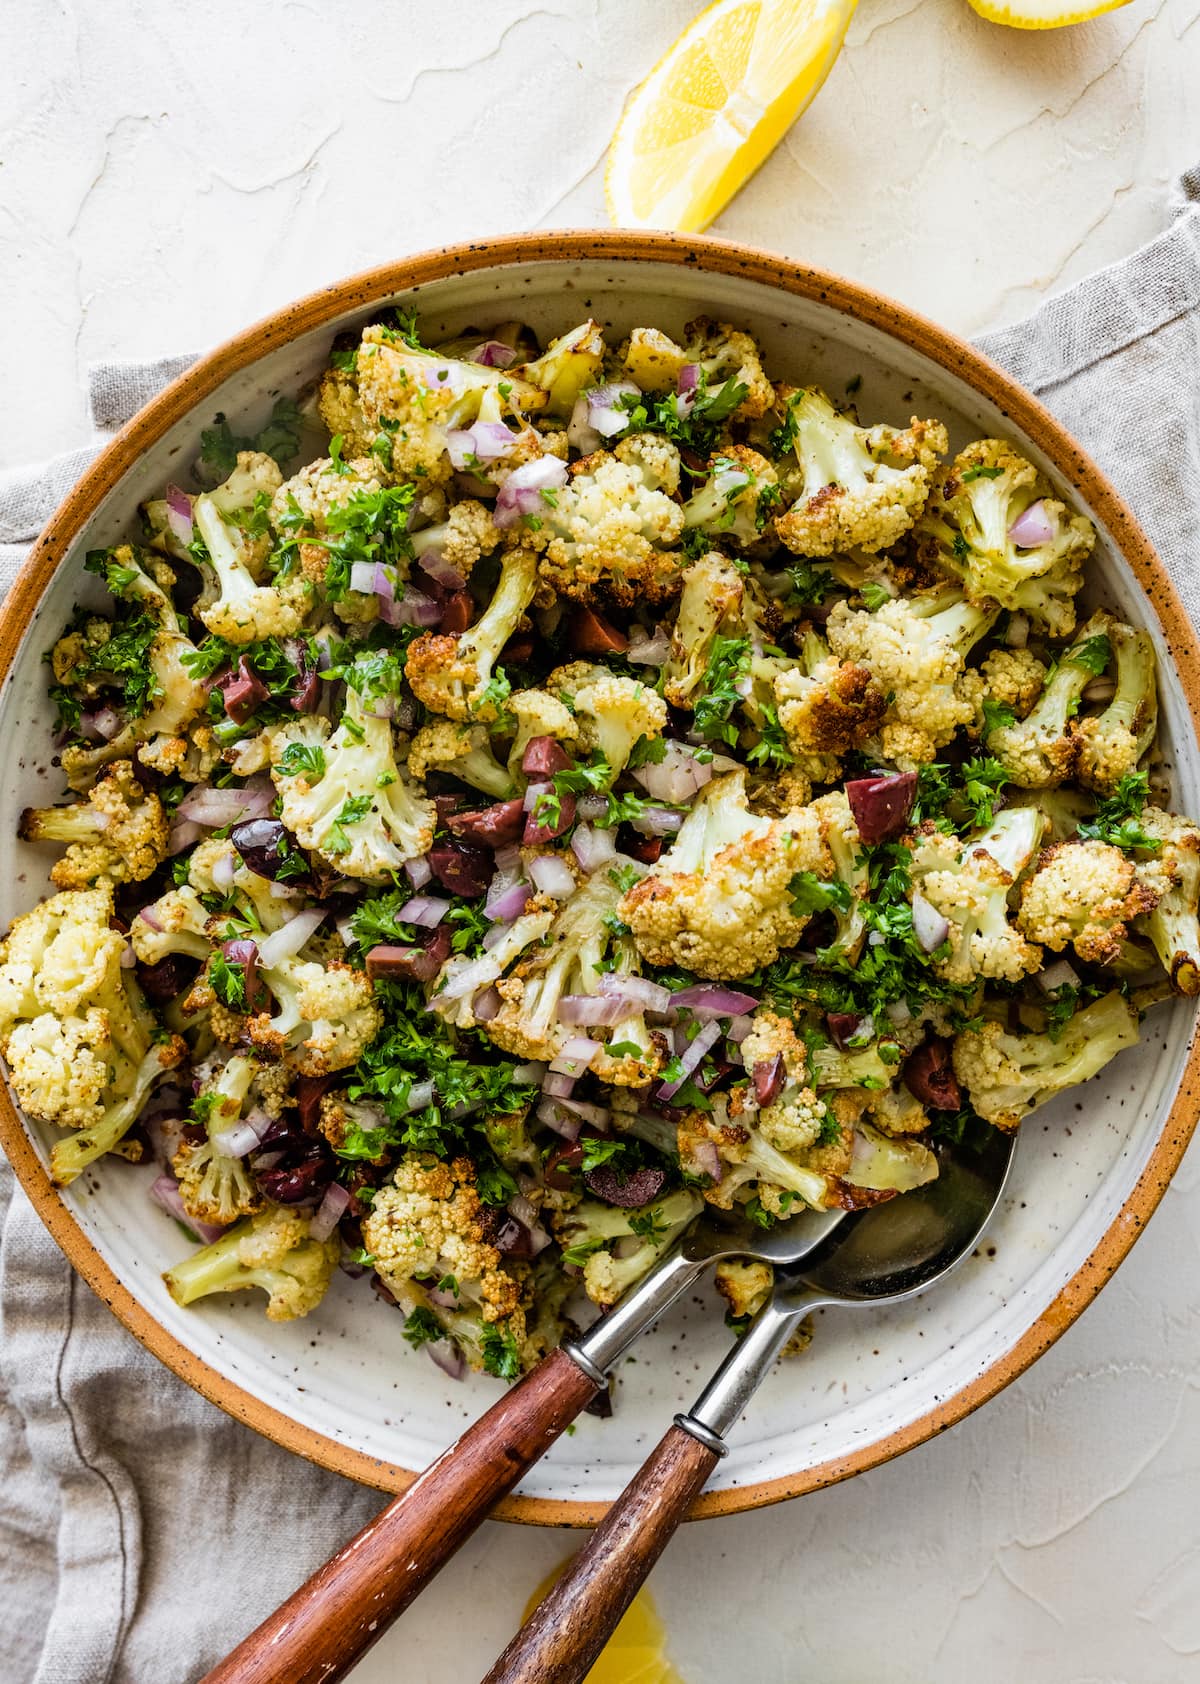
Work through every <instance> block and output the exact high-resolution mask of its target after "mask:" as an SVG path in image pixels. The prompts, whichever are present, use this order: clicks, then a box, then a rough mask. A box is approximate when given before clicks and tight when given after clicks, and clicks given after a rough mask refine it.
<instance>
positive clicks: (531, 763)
mask: <svg viewBox="0 0 1200 1684" xmlns="http://www.w3.org/2000/svg"><path fill="white" fill-rule="evenodd" d="M573 764H574V762H573V761H572V759H571V756H570V755H569V754H568V753H567V751H566V749H565V748H564V747H563V746H562V744H561V743H560V742H559V741H558V739H557V738H556V737H530V739H529V741H528V742H527V743H526V745H525V752H524V754H523V755H522V756H521V770H522V771H523V772H524V773H525V775H526V776H527V777H530V778H552V777H553V776H554V774H555V772H566V771H568V770H569V769H570V767H571V766H572V765H573Z"/></svg>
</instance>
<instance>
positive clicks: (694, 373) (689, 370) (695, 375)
mask: <svg viewBox="0 0 1200 1684" xmlns="http://www.w3.org/2000/svg"><path fill="white" fill-rule="evenodd" d="M699 384H700V364H699V363H684V365H683V367H682V368H681V369H680V370H679V377H678V379H677V380H676V382H675V390H676V391H677V392H678V394H679V396H680V397H686V396H687V394H688V393H689V392H694V391H695V390H696V388H697V387H698V386H699Z"/></svg>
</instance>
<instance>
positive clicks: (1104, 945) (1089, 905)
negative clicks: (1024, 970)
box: [1017, 840, 1160, 965]
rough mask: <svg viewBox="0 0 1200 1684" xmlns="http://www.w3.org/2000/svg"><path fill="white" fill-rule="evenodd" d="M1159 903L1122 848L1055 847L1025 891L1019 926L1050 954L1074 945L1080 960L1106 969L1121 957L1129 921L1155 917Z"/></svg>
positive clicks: (1058, 844)
mask: <svg viewBox="0 0 1200 1684" xmlns="http://www.w3.org/2000/svg"><path fill="white" fill-rule="evenodd" d="M1159 898H1160V895H1159V891H1158V890H1157V889H1156V888H1153V887H1151V885H1150V884H1149V883H1147V882H1145V881H1143V879H1142V877H1141V876H1140V875H1139V872H1138V868H1137V866H1136V865H1135V864H1134V862H1133V861H1132V860H1131V859H1130V858H1129V857H1128V855H1126V854H1123V853H1122V852H1121V850H1120V849H1119V848H1114V847H1111V846H1110V845H1109V844H1108V843H1107V842H1097V841H1094V840H1089V841H1077V842H1056V843H1054V844H1053V845H1052V846H1051V847H1049V848H1047V849H1046V850H1045V851H1044V852H1043V854H1042V856H1041V858H1040V859H1039V860H1038V863H1037V870H1036V871H1035V872H1034V873H1033V875H1032V876H1031V877H1029V878H1028V879H1027V880H1026V882H1025V884H1024V885H1023V887H1022V890H1021V910H1020V913H1019V914H1018V917H1017V922H1018V924H1019V925H1020V927H1021V929H1022V930H1023V931H1024V932H1025V934H1026V935H1027V936H1028V937H1029V938H1030V940H1031V941H1038V942H1041V943H1042V944H1043V946H1045V947H1048V948H1049V949H1050V950H1051V952H1052V953H1061V952H1062V950H1063V948H1064V947H1066V946H1067V944H1068V943H1070V944H1071V946H1072V947H1074V949H1075V951H1076V953H1078V955H1079V957H1080V958H1081V959H1084V960H1086V961H1088V962H1089V963H1091V964H1094V965H1108V964H1112V963H1113V961H1114V960H1116V959H1119V958H1120V956H1121V950H1122V946H1123V943H1124V941H1125V938H1126V936H1127V935H1128V933H1129V929H1128V926H1129V924H1130V923H1131V921H1132V920H1133V919H1134V918H1137V917H1140V916H1142V915H1143V914H1145V913H1148V912H1153V910H1154V908H1155V907H1156V906H1157V905H1158V901H1159Z"/></svg>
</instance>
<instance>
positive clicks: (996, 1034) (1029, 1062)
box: [954, 990, 1138, 1129]
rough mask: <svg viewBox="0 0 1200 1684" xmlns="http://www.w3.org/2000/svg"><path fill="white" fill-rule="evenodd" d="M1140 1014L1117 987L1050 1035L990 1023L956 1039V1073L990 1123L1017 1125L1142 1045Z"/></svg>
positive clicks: (1004, 1127) (1012, 1126)
mask: <svg viewBox="0 0 1200 1684" xmlns="http://www.w3.org/2000/svg"><path fill="white" fill-rule="evenodd" d="M1137 1038H1138V1019H1137V1013H1136V1012H1135V1011H1134V1009H1133V1007H1132V1006H1131V1005H1130V1004H1129V1002H1128V1000H1126V999H1124V998H1123V997H1122V995H1121V994H1119V993H1117V992H1116V991H1115V990H1114V991H1113V992H1112V993H1111V994H1105V995H1103V996H1102V997H1101V998H1100V999H1099V1000H1095V1001H1093V1003H1092V1004H1091V1005H1090V1006H1085V1007H1084V1008H1083V1010H1082V1011H1079V1012H1076V1013H1075V1015H1074V1017H1072V1018H1071V1019H1070V1020H1069V1021H1068V1023H1067V1024H1066V1026H1065V1027H1064V1028H1063V1029H1061V1030H1060V1031H1059V1034H1058V1039H1057V1040H1052V1039H1051V1037H1050V1036H1049V1035H1016V1034H1013V1033H1012V1032H1011V1031H1010V1030H1008V1029H1006V1028H1005V1027H1004V1026H1003V1025H1002V1024H999V1023H995V1022H991V1021H989V1022H986V1023H984V1024H981V1025H980V1027H979V1028H978V1029H966V1030H963V1032H962V1033H961V1034H960V1035H958V1036H956V1037H955V1041H954V1074H955V1075H956V1076H957V1077H958V1079H959V1081H960V1082H961V1083H962V1085H963V1087H964V1088H966V1090H967V1092H968V1094H969V1095H970V1099H971V1104H972V1105H973V1106H974V1108H975V1110H976V1111H978V1113H979V1115H980V1116H981V1117H982V1118H984V1120H985V1121H986V1122H989V1123H994V1124H995V1126H996V1127H997V1128H999V1129H1015V1128H1016V1127H1017V1126H1018V1124H1019V1123H1020V1122H1021V1119H1022V1118H1023V1117H1024V1116H1026V1115H1027V1114H1028V1113H1029V1112H1030V1111H1032V1110H1034V1108H1035V1107H1036V1106H1038V1105H1044V1104H1045V1103H1046V1102H1047V1101H1048V1100H1051V1099H1054V1098H1055V1097H1056V1095H1058V1094H1060V1093H1062V1092H1063V1091H1064V1089H1066V1088H1070V1087H1074V1086H1076V1084H1077V1083H1079V1082H1086V1081H1087V1080H1088V1078H1089V1077H1091V1076H1095V1075H1096V1074H1097V1073H1098V1072H1099V1071H1100V1070H1103V1068H1104V1066H1105V1065H1106V1064H1107V1063H1108V1061H1109V1059H1110V1058H1113V1057H1115V1056H1116V1054H1117V1053H1119V1052H1120V1051H1121V1049H1122V1048H1123V1047H1132V1046H1135V1045H1136V1044H1137Z"/></svg>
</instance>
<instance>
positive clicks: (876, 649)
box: [826, 591, 999, 771]
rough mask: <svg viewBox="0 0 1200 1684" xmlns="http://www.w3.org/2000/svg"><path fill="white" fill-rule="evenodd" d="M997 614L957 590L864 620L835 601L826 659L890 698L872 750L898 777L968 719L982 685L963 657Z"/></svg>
mask: <svg viewBox="0 0 1200 1684" xmlns="http://www.w3.org/2000/svg"><path fill="white" fill-rule="evenodd" d="M998 613H999V610H998V609H997V608H995V607H994V606H993V607H991V608H982V607H976V606H975V605H974V604H972V603H969V602H966V601H965V600H963V598H962V596H961V595H960V594H959V593H958V592H957V591H949V592H946V591H939V592H935V593H933V594H931V595H928V596H922V597H913V598H911V599H904V598H897V599H896V600H894V601H891V602H885V603H884V604H883V605H882V607H880V608H878V609H876V610H875V612H874V613H870V614H868V613H864V612H861V611H856V610H854V609H851V608H849V607H848V606H847V604H846V603H844V602H840V603H838V605H837V607H836V608H835V609H834V610H833V612H832V614H830V616H829V623H828V626H827V628H826V630H827V635H828V638H829V645H830V648H831V649H832V650H833V653H834V654H835V655H836V656H837V657H838V659H839V660H840V661H843V662H847V663H849V664H851V665H853V666H859V667H865V668H867V669H868V670H869V671H870V672H871V673H872V675H873V676H874V678H875V682H876V684H877V685H878V686H879V688H880V689H881V690H883V691H884V692H885V693H886V694H887V695H889V696H890V698H891V699H890V702H889V705H888V711H887V715H886V717H885V721H884V724H883V727H882V729H881V731H880V733H879V746H880V752H881V753H882V754H883V756H884V758H885V759H887V760H891V761H894V762H895V764H896V765H897V766H899V767H900V769H901V770H902V771H915V770H916V769H917V768H918V767H919V766H922V765H924V764H926V763H927V762H928V761H931V760H933V759H934V757H935V756H936V754H937V751H938V749H939V748H941V747H943V746H944V745H945V744H946V743H948V742H949V741H950V740H951V738H952V737H953V736H954V733H955V731H956V730H957V729H958V728H959V726H961V725H968V724H970V723H971V721H972V720H974V719H975V717H976V714H977V712H978V708H979V702H980V691H981V688H982V681H981V680H980V679H979V675H978V674H977V673H968V672H967V671H966V658H967V655H968V654H969V653H970V651H971V649H972V647H973V646H974V645H975V644H976V643H978V641H979V639H980V638H981V637H983V635H984V634H985V633H986V632H987V631H988V630H989V629H990V627H991V626H992V624H993V623H994V621H995V619H996V616H997V614H998Z"/></svg>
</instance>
